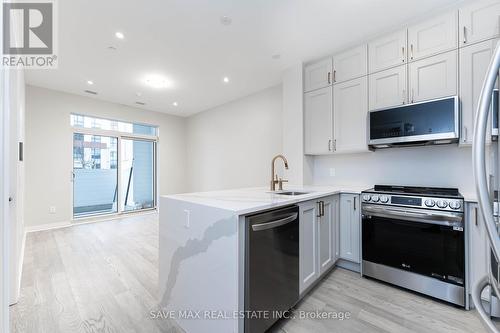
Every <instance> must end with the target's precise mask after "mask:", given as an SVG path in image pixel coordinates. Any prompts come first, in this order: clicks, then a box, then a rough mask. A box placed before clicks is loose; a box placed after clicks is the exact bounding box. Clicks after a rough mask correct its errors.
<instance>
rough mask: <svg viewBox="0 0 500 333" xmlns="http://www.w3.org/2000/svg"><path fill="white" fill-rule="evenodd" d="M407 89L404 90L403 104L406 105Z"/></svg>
mask: <svg viewBox="0 0 500 333" xmlns="http://www.w3.org/2000/svg"><path fill="white" fill-rule="evenodd" d="M405 95H406V89H403V104H405V103H406V96H405Z"/></svg>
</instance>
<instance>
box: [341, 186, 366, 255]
mask: <svg viewBox="0 0 500 333" xmlns="http://www.w3.org/2000/svg"><path fill="white" fill-rule="evenodd" d="M360 211H361V205H360V202H359V195H358V194H341V195H340V221H339V230H340V235H339V236H340V237H339V248H340V253H339V258H340V259H344V260H348V261H351V262H354V263H360V261H361V260H360V232H361V230H360V229H361V214H360Z"/></svg>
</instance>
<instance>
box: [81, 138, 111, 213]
mask: <svg viewBox="0 0 500 333" xmlns="http://www.w3.org/2000/svg"><path fill="white" fill-rule="evenodd" d="M117 158H118V138H116V137H110V136H102V135H90V134H83V133H74V134H73V215H74V216H75V217H79V216H84V215H93V214H106V213H116V212H117V211H118V210H117V209H118V206H117V201H116V200H117V188H118V160H117Z"/></svg>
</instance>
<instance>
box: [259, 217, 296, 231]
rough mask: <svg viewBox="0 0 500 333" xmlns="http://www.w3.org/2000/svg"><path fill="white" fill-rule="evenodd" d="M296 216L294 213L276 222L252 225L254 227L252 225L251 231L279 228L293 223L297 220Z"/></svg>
mask: <svg viewBox="0 0 500 333" xmlns="http://www.w3.org/2000/svg"><path fill="white" fill-rule="evenodd" d="M297 216H298V214H297V213H294V214H292V215H290V216H287V217H284V218H282V219H279V220H276V221H272V222H266V223H259V224H254V225H252V230H253V231H262V230H267V229H272V228H276V227H280V226H282V225H285V224H288V223H290V222H293V221H295V220H296V219H297Z"/></svg>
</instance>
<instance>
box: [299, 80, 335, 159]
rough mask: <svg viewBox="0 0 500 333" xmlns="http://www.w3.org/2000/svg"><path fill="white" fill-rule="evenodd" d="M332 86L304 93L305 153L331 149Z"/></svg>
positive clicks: (317, 152)
mask: <svg viewBox="0 0 500 333" xmlns="http://www.w3.org/2000/svg"><path fill="white" fill-rule="evenodd" d="M332 94H333V92H332V87H331V86H330V87H326V88H322V89H319V90H315V91H311V92H308V93H305V94H304V140H305V142H304V149H305V153H306V154H311V155H321V154H329V153H331V152H332V151H333V143H332V140H333V127H332V126H333V106H332Z"/></svg>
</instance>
